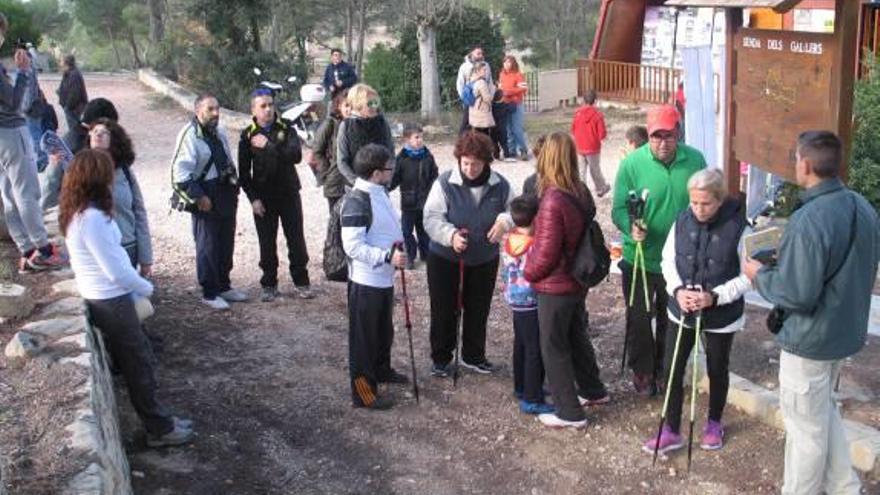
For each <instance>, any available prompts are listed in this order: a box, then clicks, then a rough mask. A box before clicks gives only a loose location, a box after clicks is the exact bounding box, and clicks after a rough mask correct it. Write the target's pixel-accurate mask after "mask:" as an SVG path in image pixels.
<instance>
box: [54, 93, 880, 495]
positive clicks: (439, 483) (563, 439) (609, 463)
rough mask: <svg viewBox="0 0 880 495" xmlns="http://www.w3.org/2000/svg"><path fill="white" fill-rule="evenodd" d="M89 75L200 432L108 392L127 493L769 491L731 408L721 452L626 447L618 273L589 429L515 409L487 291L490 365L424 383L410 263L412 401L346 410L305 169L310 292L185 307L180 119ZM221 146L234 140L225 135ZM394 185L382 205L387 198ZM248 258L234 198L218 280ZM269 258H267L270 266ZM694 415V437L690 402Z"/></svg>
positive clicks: (754, 443) (756, 427)
mask: <svg viewBox="0 0 880 495" xmlns="http://www.w3.org/2000/svg"><path fill="white" fill-rule="evenodd" d="M54 84H55V83H53V85H52V87H53V88H54ZM87 84H88V86H89V94H90V95H91V96H93V97H96V96H104V97H107V98H110V99H111V100H113V101H114V102H116V104H117V105H118V107H119V110H120V122H121V123H122V125H124V126H125V127H126V128H127V129H128V130H129V132H130V133H131V134H132V137H133V140H134V143H135V146H136V151H137V153H138V159H137V161H136V163H135V167H134V171H135V173H136V174H137V176H138V179H139V180H140V182H141V187H142V188H143V189H144V190H145V194H146V201H147V206H148V210H149V212H150V221H151V226H152V233H153V239H154V246H155V252H156V264H155V270H154V272H155V277H156V283H157V286H158V293H157V297H156V298H155V299H156V300H155V302H156V307H157V315H156V316H155V317H154V319H153V320H152V321H151V322H150V327H151V329H153V330H154V331H155V332H157V333H159V334H161V335H163V336H164V338H165V352H164V353H163V354H162V355H161V356H160V370H159V372H160V382H161V395H162V398H163V399H164V400H166V401H167V402H168V403H169V404H170V405H171V406H172V407H173V408H174V409H176V410H177V411H178V412H179V413H181V414H184V415H187V416H191V417H192V418H194V419H195V421H196V424H197V429H198V431H199V437H198V439H197V441H196V442H195V443H194V444H192V445H191V446H188V447H185V448H178V449H167V450H162V451H152V450H148V449H146V448H145V447H144V444H143V438H142V434H141V433H140V432H139V429H140V428H139V425H138V423H137V420H136V418H135V417H134V415H133V412H132V411H131V408H130V407H129V406H128V403H127V400H126V399H125V397H124V396H123V397H121V398H120V401H119V402H120V404H121V409H122V422H123V435H124V437H125V441H126V447H127V449H128V451H129V453H130V463H131V468H132V475H133V483H134V486H135V490H136V492H137V493H140V494H151V495H160V494H161V495H164V494H177V493H187V494H215V493H229V494H249V493H261V494H262V493H436V494H446V493H449V494H453V493H511V494H513V493H528V494H544V493H548V494H549V493H597V494H620V493H639V494H719V495H720V494H735V493H743V494H745V493H748V494H754V493H774V492H778V490H779V486H780V480H781V478H782V451H783V435H782V432H780V431H777V430H775V429H772V428H769V427H767V426H764V425H762V424H760V423H758V422H757V421H755V420H754V419H751V418H748V417H746V416H744V415H742V414H740V413H739V412H737V411H735V410H733V409H730V410H729V411H728V412H727V414H726V416H725V422H726V424H727V445H726V447H725V448H724V449H723V450H722V451H720V452H714V453H707V452H703V451H701V450H699V449H698V448H697V449H696V450H695V451H694V462H693V467H692V469H691V471H690V473H688V472H687V468H686V466H687V462H686V455H685V454H675V455H672V456H671V457H670V458H669V459H661V460H660V461H659V462H658V463H657V465H656V466H654V467H652V465H651V458H650V456H649V455H646V454H643V453H642V452H641V451H640V449H639V445H640V441H642V440H643V439H644V438H645V437H647V436H649V435H650V434H651V433H653V431H654V429H655V428H656V421H657V418H658V414H659V409H660V407H661V404H660V401H659V400H645V399H640V398H636V397H635V396H634V395H633V394H632V393H631V388H630V386H629V382H628V376H620V375H619V373H618V370H619V359H620V348H621V344H622V339H623V337H622V329H623V311H622V309H623V298H622V296H621V294H620V292H621V291H620V282H619V279H618V278H616V277H612V279H611V280H610V281H609V282H606V283H604V284H602V285H600V286H599V287H597V288H596V289H594V290H593V291H592V293H591V294H590V296H589V298H588V304H589V308H590V312H591V321H592V330H591V332H592V335H593V339H594V344H595V346H596V348H597V352H598V356H599V360H600V367H601V369H602V370H603V377H604V379H605V380H606V382H607V383H608V386H609V389H610V391H611V393H612V397H613V401H612V403H611V404H610V405H607V406H604V407H601V408H598V409H595V410H592V411H589V417H590V426H589V427H588V428H587V429H586V430H584V431H581V432H574V431H552V430H548V429H545V428H542V427H540V426H539V424H538V423H537V422H536V421H535V420H534V418H532V417H530V416H524V415H521V414H519V411H518V409H517V407H516V403H515V401H514V400H513V398H512V397H511V392H512V390H511V389H512V378H511V369H510V353H511V349H512V329H511V324H510V315H509V311H508V310H507V309H506V308H505V307H504V305H503V301H502V300H501V299H500V298H498V297H496V300H495V301H494V303H493V308H494V309H493V312H492V315H491V318H490V322H489V331H488V344H487V348H488V357H489V359H490V360H492V361H493V362H496V363H498V364H499V365H501V370H500V371H499V372H498V373H497V374H496V375H494V376H489V377H485V376H476V375H473V374H468V373H465V374H464V375H463V376H462V379H461V381H460V383H459V387H458V389H457V390H453V389H452V386H451V383H450V382H448V381H438V380H437V379H432V378H430V377H429V376H428V373H427V370H428V366H429V345H428V298H427V288H426V282H425V277H424V270H423V269H417V270H416V271H414V272H411V275H410V279H411V280H408V289H409V291H410V298H411V299H412V301H413V309H412V310H413V322H414V323H413V324H414V335H413V337H414V340H415V349H416V360H417V363H418V370H417V371H418V373H419V377H420V385H421V390H422V400H421V405H416V403H415V400H414V399H413V397H412V395H411V393H410V391H409V389H408V388H406V387H391V388H389V389H387V392H388V393H389V394H390V395H391V396H392V397H393V398H394V399H395V400H396V402H397V407H395V408H394V409H392V410H391V411H390V412H380V413H376V412H370V411H364V410H354V409H352V408H351V407H350V405H349V392H348V379H347V371H346V366H347V349H346V345H347V344H346V329H347V321H346V317H345V287H344V285H341V284H334V283H329V282H324V281H323V276H322V273H321V271H320V255H321V251H320V247H321V245H322V242H323V237H324V225H325V223H326V203H325V202H324V199H323V197H322V196H321V194H320V190H318V189H317V188H316V187H315V185H314V182H313V181H312V180H311V176H310V172H309V171H308V170H307V169H306V168H304V167H301V168H300V176H301V177H302V178H303V179H304V183H305V186H304V189H303V191H302V197H303V203H304V205H305V209H306V219H305V224H306V236H307V242H308V246H309V251H310V254H311V257H312V261H311V263H310V270H311V275H312V280H313V284H314V286H315V288H316V289H317V291H318V293H319V297H318V298H317V299H314V300H311V301H300V300H295V299H293V298H292V297H290V296H289V294H290V292H291V285H290V281H289V278H286V277H285V279H284V283H283V284H282V287H281V290H282V292H283V293H285V296H286V297H284V298H282V299H279V300H277V301H275V302H274V303H271V304H262V303H259V302H253V303H246V304H239V305H235V306H234V307H233V310H232V311H229V312H226V313H223V314H221V313H216V312H210V311H209V310H207V309H206V308H204V306H202V305H200V304H199V303H198V296H199V291H198V287H197V284H196V281H195V269H194V249H193V244H192V240H191V235H190V222H189V218H187V216H185V215H181V214H177V213H175V214H171V215H169V213H168V206H167V204H168V203H167V198H168V195H169V193H170V188H169V183H168V180H169V179H168V176H169V171H168V165H169V159H170V156H171V153H172V151H173V145H174V138H175V135H176V133H177V131H178V130H179V128H180V127H181V126H182V125H183V123H184V122H185V121H186V119H187V116H186V114H185V112H183V111H181V110H180V109H179V108H176V107H174V106H172V105H169V104H168V103H167V102H166V101H165V100H161V99H158V98H156V97H154V96H153V95H152V94H151V93H149V92H148V91H147V90H146V89H145V88H144V87H143V86H141V85H140V84H139V83H137V82H136V81H134V80H133V79H130V78H128V77H122V76H95V77H87ZM47 94H49V92H48V91H47ZM623 128H624V124H623V123H612V126H611V133H612V138H611V139H612V142H611V144H610V145H609V146H607V147H606V149H608V150H609V153H608V156H607V157H604V158H605V159H604V160H603V165H604V167H605V169H606V174H607V175H608V177H609V178H611V177H613V170H614V167H615V166H616V163H617V156H616V153H617V148H618V145H619V143H620V141H621V139H622V133H623V130H624V129H623ZM230 136H233V137H234V136H237V130H230ZM533 137H534V136H533ZM236 141H237V139H232V142H233V145H234V143H235V142H236ZM427 141H428V144H429V146H430V147H431V149H432V150H433V152H434V153H435V155H436V156H437V159H438V163H439V164H440V166H441V168H444V169H445V168H448V167H449V166H450V165H451V164H452V163H453V159H452V156H451V146H450V144H449V143H448V140H446V141H445V142H444V141H439V142H438V141H437V140H435V139H432V138H430V137H429V138H428V140H427ZM532 168H533V164H524V163H520V162H518V163H513V164H499V165H498V166H497V170H499V171H500V172H501V173H502V174H504V175H505V176H506V177H507V178H508V179H510V181H511V183H512V184H513V185H514V186H515V187H517V188H518V187H520V185H521V184H522V180H523V179H524V178H525V177H526V176H527V175H528V174H529V173H531V170H532ZM393 196H394V198H395V200H396V197H397V194H396V193H395V194H394V195H393ZM609 208H610V200H609V199H607V198H606V199H603V200H601V201H599V211H600V213H599V215H600V219H601V221H602V222H603V224H604V226H605V230H606V232H614V230H613V229H612V228H611V226H610V220H609V214H608V213H609ZM257 261H258V245H257V237H256V233H255V230H254V227H253V221H252V219H251V218H250V215H249V208H240V210H239V216H238V233H237V237H236V251H235V266H236V268H235V269H234V270H233V272H232V279H233V284H234V285H235V286H237V287H239V288H242V289H246V290H248V291H249V292H250V293H251V294H252V295H254V296H256V295H257V293H258V289H259V284H258V280H259V269H258V267H257ZM284 269H286V263H284V262H282V273H283V271H284ZM399 311H400V313H398V316H399V319H398V320H397V322H396V323H397V324H399V325H400V327H399V332H398V333H397V336H396V339H397V340H396V345H395V346H394V349H393V353H392V362H393V364H394V365H395V367H396V368H397V369H398V370H400V371H405V372H407V373H409V358H408V355H407V354H406V352H407V350H406V349H407V348H406V345H405V342H406V340H405V339H406V334H405V331H404V330H403V327H402V308H400V309H399ZM738 351H739V348H738V347H737V346H736V345H735V346H734V352H735V353H736V352H738ZM699 411H700V413H699V419H698V421H697V431H698V432H699V431H701V428H702V424H703V419H702V418H703V416H704V414H705V411H706V404H705V397H701V400H700V404H699ZM698 435H699V433H698V434H697V436H698ZM697 441H699V439H697ZM876 488H877V487H876V485H873V488H872V489H876Z"/></svg>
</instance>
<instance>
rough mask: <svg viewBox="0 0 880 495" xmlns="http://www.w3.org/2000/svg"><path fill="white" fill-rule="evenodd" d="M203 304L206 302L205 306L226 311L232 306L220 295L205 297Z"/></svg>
mask: <svg viewBox="0 0 880 495" xmlns="http://www.w3.org/2000/svg"><path fill="white" fill-rule="evenodd" d="M202 304H204V305H205V306H208V307H210V308H212V309H216V310H218V311H225V310H227V309H229V308H230V307H231V306H229V303H228V302H226V299H223V298H222V297H219V296H217V297H215V298H213V299H207V298H204V297H203V298H202Z"/></svg>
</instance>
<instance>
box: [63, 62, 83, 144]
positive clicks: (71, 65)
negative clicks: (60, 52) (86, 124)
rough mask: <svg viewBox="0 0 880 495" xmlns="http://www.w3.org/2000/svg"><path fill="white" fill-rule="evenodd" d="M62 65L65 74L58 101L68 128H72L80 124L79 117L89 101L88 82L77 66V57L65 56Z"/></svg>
mask: <svg viewBox="0 0 880 495" xmlns="http://www.w3.org/2000/svg"><path fill="white" fill-rule="evenodd" d="M62 67H63V70H64V75H62V76H61V84H59V85H58V102H59V103H60V104H61V108H63V109H64V116H65V117H66V119H67V129H68V130H70V129H73V128H74V127H76V126H77V125H79V118H80V115H82V112H83V110H84V109H85V107H86V104H87V103H88V102H89V95H88V93H86V82H85V80H84V79H83V76H82V74H81V73H80V71H79V69H78V68H77V67H76V57H74V56H73V55H67V56H65V57H64V61H63V63H62Z"/></svg>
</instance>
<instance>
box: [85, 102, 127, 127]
mask: <svg viewBox="0 0 880 495" xmlns="http://www.w3.org/2000/svg"><path fill="white" fill-rule="evenodd" d="M102 117H103V118H107V119H110V120H112V121H114V122H116V121H118V120H119V114H118V113H116V107H115V106H113V102H112V101H110V100H108V99H106V98H95V99H94V100H90V101H89V102H88V103H87V104H86V108H85V110H83V114H82V119H80V121H81V122H82V123H83V124H89V125H91V124H93V123H94V122H95V121H96V120H98V119H100V118H102Z"/></svg>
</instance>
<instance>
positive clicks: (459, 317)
mask: <svg viewBox="0 0 880 495" xmlns="http://www.w3.org/2000/svg"><path fill="white" fill-rule="evenodd" d="M458 232H459V235H461V236H463V237H465V238H467V235H468V232H467V229H459V231H458ZM455 313H456V317H455V319H456V327H455V368H454V369H453V370H452V388H455V387H456V386H457V385H458V368H459V366H460V365H461V337H462V334H463V333H464V328H463V326H464V255H463V254H459V256H458V294H457V299H456V303H455Z"/></svg>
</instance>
